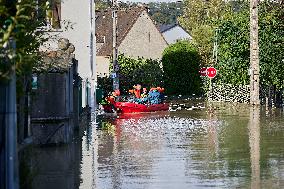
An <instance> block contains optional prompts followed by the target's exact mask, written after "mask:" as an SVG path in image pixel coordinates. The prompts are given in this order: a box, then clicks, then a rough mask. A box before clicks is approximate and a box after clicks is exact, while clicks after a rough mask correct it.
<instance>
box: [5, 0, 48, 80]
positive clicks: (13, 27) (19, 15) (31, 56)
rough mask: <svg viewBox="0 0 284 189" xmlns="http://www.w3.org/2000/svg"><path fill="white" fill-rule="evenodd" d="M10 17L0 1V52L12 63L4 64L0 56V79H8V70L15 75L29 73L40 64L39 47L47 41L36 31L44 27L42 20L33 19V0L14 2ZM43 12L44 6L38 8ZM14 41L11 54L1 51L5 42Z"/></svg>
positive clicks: (34, 5) (34, 17)
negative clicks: (14, 46) (14, 71)
mask: <svg viewBox="0 0 284 189" xmlns="http://www.w3.org/2000/svg"><path fill="white" fill-rule="evenodd" d="M15 7H16V10H14V12H15V13H14V14H11V11H9V10H8V9H7V7H6V6H5V3H4V1H1V2H0V17H1V20H0V26H1V30H0V50H1V51H2V52H1V54H2V55H8V56H5V57H8V58H9V59H13V60H14V61H15V62H16V63H15V64H4V63H3V62H4V60H3V58H4V56H0V59H1V63H0V80H1V81H4V80H7V79H9V77H10V73H11V71H12V70H16V73H17V75H18V76H20V75H25V74H31V72H32V68H33V67H34V66H35V65H36V63H39V62H40V59H41V57H40V55H39V47H40V45H41V44H42V43H43V42H44V41H46V40H47V37H48V36H44V31H42V30H39V29H38V28H39V27H41V26H44V24H45V23H44V21H43V20H40V19H38V18H37V16H38V15H37V5H36V3H35V2H34V1H33V0H21V1H16V6H15ZM42 8H43V9H45V7H42ZM11 37H13V39H14V40H15V41H16V44H17V45H16V49H15V52H13V51H9V49H7V48H5V47H6V46H7V44H8V43H9V39H10V38H11Z"/></svg>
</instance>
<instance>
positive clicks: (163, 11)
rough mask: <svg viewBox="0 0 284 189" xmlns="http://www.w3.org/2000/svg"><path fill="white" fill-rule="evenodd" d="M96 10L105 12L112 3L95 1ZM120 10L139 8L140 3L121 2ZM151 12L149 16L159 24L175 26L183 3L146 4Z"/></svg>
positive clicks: (104, 0) (105, 0) (106, 0)
mask: <svg viewBox="0 0 284 189" xmlns="http://www.w3.org/2000/svg"><path fill="white" fill-rule="evenodd" d="M95 3H96V10H105V9H107V8H111V6H112V2H111V1H110V0H95ZM118 4H119V8H123V9H127V8H131V7H135V6H139V5H140V4H141V3H138V2H130V1H127V2H122V1H121V2H119V3H118ZM144 6H146V7H147V8H148V10H149V15H150V16H151V18H152V19H153V20H154V21H155V22H156V23H157V25H161V24H175V23H176V22H177V18H178V17H179V16H181V15H182V11H183V3H182V2H181V1H178V2H169V3H168V2H149V3H148V4H144Z"/></svg>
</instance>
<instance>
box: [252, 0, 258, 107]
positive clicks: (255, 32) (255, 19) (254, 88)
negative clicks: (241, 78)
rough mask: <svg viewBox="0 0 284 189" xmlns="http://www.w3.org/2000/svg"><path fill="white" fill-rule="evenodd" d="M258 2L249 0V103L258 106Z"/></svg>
mask: <svg viewBox="0 0 284 189" xmlns="http://www.w3.org/2000/svg"><path fill="white" fill-rule="evenodd" d="M257 6H258V0H250V70H251V71H250V103H251V104H252V105H259V104H260V100H259V46H258V8H257Z"/></svg>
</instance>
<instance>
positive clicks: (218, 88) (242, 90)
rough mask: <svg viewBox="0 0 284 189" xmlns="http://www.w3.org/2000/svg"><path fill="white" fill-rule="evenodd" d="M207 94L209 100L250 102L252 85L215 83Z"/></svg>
mask: <svg viewBox="0 0 284 189" xmlns="http://www.w3.org/2000/svg"><path fill="white" fill-rule="evenodd" d="M207 95H208V100H209V101H216V102H238V103H249V101H250V87H249V85H238V86H234V85H231V84H223V85H217V84H215V83H213V84H212V86H211V87H210V89H209V91H208V94H207Z"/></svg>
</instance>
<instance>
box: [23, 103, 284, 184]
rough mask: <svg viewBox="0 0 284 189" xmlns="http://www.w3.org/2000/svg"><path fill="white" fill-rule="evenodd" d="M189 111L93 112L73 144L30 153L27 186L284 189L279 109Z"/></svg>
mask: <svg viewBox="0 0 284 189" xmlns="http://www.w3.org/2000/svg"><path fill="white" fill-rule="evenodd" d="M178 106H179V105H178ZM185 106H186V107H185V108H178V107H176V108H175V109H174V108H173V109H172V111H171V112H162V113H152V114H140V115H139V114H137V115H135V116H131V117H130V116H128V117H127V116H126V117H120V118H116V117H102V116H99V115H95V114H93V116H92V121H91V123H90V124H87V125H86V127H85V128H83V127H82V132H81V134H80V135H79V136H78V137H77V138H75V139H74V142H73V143H71V144H69V145H65V146H58V147H44V148H39V147H33V148H32V149H30V150H29V151H30V152H29V153H28V152H27V153H26V154H25V156H26V157H24V158H22V159H24V160H25V161H24V162H22V163H21V164H22V169H23V170H28V171H26V172H25V173H23V175H24V176H23V178H25V179H24V182H23V181H22V182H21V183H22V188H29V189H57V188H58V189H188V188H194V189H195V188H196V189H199V188H218V189H219V188H251V189H258V188H264V189H267V188H269V189H271V188H284V113H283V111H282V110H280V109H270V110H266V109H265V108H263V107H261V108H254V107H250V106H247V105H225V104H211V105H209V104H206V105H204V104H195V105H194V106H195V107H193V108H192V106H190V107H189V106H188V105H185ZM197 106H200V107H199V108H196V107H197ZM204 106H205V108H204ZM173 107H174V106H173ZM179 109H181V110H179ZM24 165H29V166H24Z"/></svg>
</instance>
